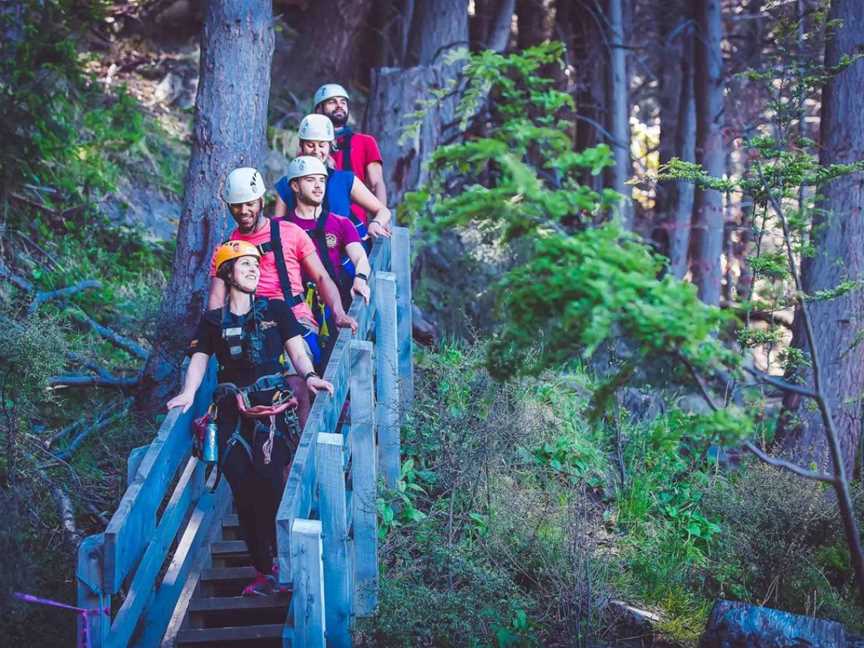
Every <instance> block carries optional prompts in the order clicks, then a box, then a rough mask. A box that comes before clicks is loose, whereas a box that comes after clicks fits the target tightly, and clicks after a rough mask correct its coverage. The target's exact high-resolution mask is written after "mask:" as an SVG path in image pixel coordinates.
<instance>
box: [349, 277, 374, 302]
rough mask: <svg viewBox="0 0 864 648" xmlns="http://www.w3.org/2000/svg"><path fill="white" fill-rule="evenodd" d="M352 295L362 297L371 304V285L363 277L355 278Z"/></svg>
mask: <svg viewBox="0 0 864 648" xmlns="http://www.w3.org/2000/svg"><path fill="white" fill-rule="evenodd" d="M351 294H352V295H362V296H363V299H365V300H366V303H367V304H368V303H369V294H370V293H369V284H368V283H367V281H366V279H364V278H363V277H354V283H353V284H351Z"/></svg>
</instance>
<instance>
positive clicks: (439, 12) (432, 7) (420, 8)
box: [408, 0, 468, 65]
mask: <svg viewBox="0 0 864 648" xmlns="http://www.w3.org/2000/svg"><path fill="white" fill-rule="evenodd" d="M412 45H413V46H412ZM460 47H461V48H464V49H468V0H417V6H416V8H415V10H414V22H413V25H412V27H411V41H410V43H409V49H410V55H409V59H408V60H409V61H410V62H411V63H412V64H415V65H431V64H433V63H438V62H440V61H442V60H443V56H444V54H445V53H446V52H448V51H450V50H452V49H457V48H460Z"/></svg>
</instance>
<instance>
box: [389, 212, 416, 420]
mask: <svg viewBox="0 0 864 648" xmlns="http://www.w3.org/2000/svg"><path fill="white" fill-rule="evenodd" d="M390 256H391V259H392V266H393V273H394V274H395V275H396V321H397V339H398V347H399V402H400V406H401V407H400V413H401V415H402V416H405V414H406V413H407V412H408V410H409V409H411V404H412V403H413V402H414V361H413V359H412V352H413V346H412V345H413V340H412V338H411V329H412V322H411V308H412V307H411V237H410V234H409V232H408V228H407V227H394V228H393V243H392V244H391V252H390Z"/></svg>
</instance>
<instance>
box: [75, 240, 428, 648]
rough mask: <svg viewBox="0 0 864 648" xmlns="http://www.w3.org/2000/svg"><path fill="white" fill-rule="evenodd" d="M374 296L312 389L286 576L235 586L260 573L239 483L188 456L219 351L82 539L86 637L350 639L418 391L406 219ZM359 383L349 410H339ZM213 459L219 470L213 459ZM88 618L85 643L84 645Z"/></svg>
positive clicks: (287, 496)
mask: <svg viewBox="0 0 864 648" xmlns="http://www.w3.org/2000/svg"><path fill="white" fill-rule="evenodd" d="M370 261H371V265H372V275H371V276H370V278H369V280H370V285H371V286H372V298H371V302H370V304H369V305H368V306H367V305H366V304H365V303H364V302H363V300H362V299H355V300H354V303H353V304H352V306H351V309H350V311H349V314H350V315H351V316H352V317H354V318H355V319H356V320H357V321H358V323H359V330H358V331H357V334H356V335H354V336H352V335H351V332H350V331H346V330H343V331H342V332H341V333H340V335H339V338H338V341H337V342H336V346H335V348H334V350H333V354H332V356H331V358H330V362H329V364H328V365H327V369H326V371H325V378H326V379H327V380H329V381H330V382H332V383H333V385H334V386H335V395H334V396H333V397H332V398H330V397H327V396H326V395H324V396H319V397H318V398H316V400H315V403H314V405H313V406H312V410H311V412H310V415H309V419H308V421H307V423H306V426H305V427H304V428H303V433H302V436H301V439H300V445H299V448H298V450H297V453H296V455H295V457H294V462H293V464H292V466H291V472H290V475H289V477H288V481H287V484H286V486H285V491H284V492H283V495H282V501H281V503H280V506H279V513H278V515H277V518H276V527H277V536H278V537H277V544H278V560H279V575H280V581H281V584H282V586H283V587H282V589H283V592H282V593H279V594H274V595H271V596H260V597H242V596H239V594H240V591H241V589H242V586H243V584H244V583H245V582H248V581H249V580H251V579H252V578H253V577H254V569H253V568H252V567H251V566H249V564H250V561H249V557H248V554H247V552H246V545H245V543H244V542H243V541H242V540H240V539H239V534H238V521H237V516H236V514H234V513H233V511H232V502H231V492H230V489H229V488H228V486H227V484H226V483H225V480H221V482H220V484H219V486H218V487H217V488H216V489H215V492H211V488H210V487H211V486H212V482H213V480H214V477H215V474H211V475H210V476H209V480H208V479H207V478H206V476H205V472H204V467H205V466H204V464H203V463H202V462H200V461H198V460H197V459H195V458H194V457H192V456H191V442H192V434H191V429H190V428H191V422H192V420H193V418H195V417H197V416H200V415H201V414H202V413H203V412H204V410H205V409H206V407H207V404H208V403H209V402H210V398H211V394H212V391H213V387H214V383H215V364H214V363H213V362H211V367H210V371H209V373H208V376H207V379H206V380H205V382H204V384H203V385H202V386H201V388H200V389H199V390H198V394H197V396H196V399H195V404H194V405H193V407H192V408H191V409H190V410H189V411H188V412H187V413H185V414H180V413H179V410H177V409H175V410H173V411H172V412H171V413H169V414H168V416H167V417H166V419H165V421H164V422H163V423H162V426H161V427H160V429H159V432H158V434H157V435H156V438H155V439H154V440H153V442H152V443H151V444H150V445H149V446H144V447H141V448H136V449H135V450H133V451H132V453H131V454H130V456H129V464H128V488H127V489H126V492H125V494H124V495H123V498H122V499H121V500H120V504H119V505H118V507H117V510H116V512H115V513H114V515H113V517H112V518H111V521H110V523H109V524H108V527H107V528H106V529H105V531H104V533H100V534H97V535H93V536H89V537H88V538H86V539H85V540H84V541H83V542H82V543H81V546H80V548H79V552H78V566H77V571H76V577H77V582H78V605H79V606H81V607H86V608H92V609H94V610H95V613H94V614H93V615H92V616H91V617H90V618H91V621H90V628H89V635H90V637H89V645H90V646H93V647H94V648H99V647H112V648H114V647H116V648H122V647H125V646H141V647H150V646H175V645H176V646H186V645H197V646H324V645H327V646H349V645H350V644H351V625H352V623H353V621H354V619H355V618H356V617H360V616H366V615H370V614H372V613H373V612H374V610H375V608H376V605H377V598H378V557H377V534H378V528H377V522H376V499H377V491H376V489H377V484H378V477H379V471H380V473H381V474H382V476H383V478H384V482H385V483H386V485H387V486H388V487H391V488H392V487H395V486H396V483H397V481H398V479H399V473H400V459H399V456H400V455H399V447H400V442H399V428H400V422H401V418H402V415H403V414H404V412H405V411H406V410H407V408H408V406H409V405H410V403H411V402H412V400H413V396H414V394H413V370H412V364H411V272H410V242H409V237H408V231H407V229H405V228H399V227H397V228H394V233H393V238H392V240H390V241H388V240H379V241H378V242H377V243H376V245H375V248H374V249H373V251H372V254H371V257H370ZM349 394H350V407H349V410H350V415H349V416H348V417H347V419H346V420H345V421H340V414H341V412H342V410H343V406H344V404H345V402H346V399H347V398H348V396H349ZM213 472H214V473H215V471H213ZM85 632H86V630H85V628H84V627H83V626H81V625H80V623H79V628H78V633H79V645H87V639H86V638H85V636H84V633H85Z"/></svg>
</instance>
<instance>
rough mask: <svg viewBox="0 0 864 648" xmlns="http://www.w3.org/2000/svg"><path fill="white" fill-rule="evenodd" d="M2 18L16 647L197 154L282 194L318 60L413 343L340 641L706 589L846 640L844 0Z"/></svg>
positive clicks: (58, 554)
mask: <svg viewBox="0 0 864 648" xmlns="http://www.w3.org/2000/svg"><path fill="white" fill-rule="evenodd" d="M226 18H227V20H226ZM0 30H2V35H3V38H2V45H0V51H2V58H0V108H2V113H3V115H4V119H3V120H2V122H0V176H2V185H0V210H2V211H0V280H2V281H0V319H2V321H3V324H4V326H3V328H4V331H5V335H4V336H3V338H2V339H0V432H2V441H3V443H2V452H0V515H2V517H3V519H4V523H5V524H4V525H3V528H2V529H0V556H2V557H0V592H2V594H0V595H2V596H3V604H4V609H8V610H9V614H8V615H7V616H5V617H4V619H3V620H2V621H0V631H2V632H3V633H4V636H7V637H9V641H10V642H12V641H18V642H20V641H30V642H31V643H32V642H35V645H62V644H67V643H68V641H69V640H70V637H71V633H72V627H73V618H72V617H71V616H70V615H66V616H64V614H65V613H63V612H61V611H56V610H46V609H43V608H36V607H32V606H29V607H28V606H25V605H24V604H21V603H18V602H16V601H13V600H12V599H11V598H10V596H11V593H12V592H13V591H24V592H29V593H35V594H40V595H43V596H48V597H51V598H55V599H58V600H61V601H67V602H71V601H73V600H74V591H75V583H74V560H75V551H76V547H77V544H78V543H79V542H80V540H81V538H82V537H84V536H86V535H87V534H90V533H95V532H98V531H100V530H102V529H104V526H105V524H106V523H107V520H108V519H109V518H110V516H111V513H112V511H113V510H114V506H115V505H116V502H117V500H118V499H119V497H120V495H121V494H122V492H123V490H124V488H125V484H126V479H127V476H126V474H125V473H126V457H127V455H128V453H129V451H130V450H131V449H132V448H134V447H136V446H139V445H142V444H145V443H147V442H149V440H150V439H151V438H152V436H153V433H154V431H155V429H156V425H157V424H158V422H159V421H160V420H161V416H162V412H161V407H162V404H163V403H164V402H165V400H167V399H166V396H167V395H169V394H170V393H172V392H173V391H174V390H175V389H176V385H177V383H176V380H177V376H178V374H179V369H180V361H181V359H182V358H181V349H182V347H183V344H184V343H185V340H186V339H187V338H188V335H189V333H190V328H191V326H192V325H193V323H194V321H195V320H196V318H197V316H198V315H199V314H200V312H201V309H202V304H203V291H204V288H205V286H204V284H205V281H206V264H205V263H203V262H202V259H206V258H207V257H208V256H209V250H210V249H212V247H213V245H214V244H215V243H216V242H218V241H220V240H222V237H223V236H224V233H225V232H226V231H227V227H228V224H229V218H228V213H227V210H225V209H224V206H223V205H222V203H221V201H220V200H219V194H220V190H221V183H222V182H223V180H224V176H225V175H226V174H227V172H228V171H229V170H230V169H231V168H233V167H234V166H237V165H240V164H246V163H249V164H253V165H255V166H257V167H258V168H260V169H261V170H262V172H264V173H265V178H266V179H267V181H268V185H269V186H272V184H273V182H274V181H275V180H276V179H277V178H278V177H280V176H281V175H282V174H283V172H284V169H285V167H286V166H287V163H288V161H289V160H290V159H291V158H292V157H293V156H294V155H295V153H296V151H297V140H296V133H295V129H296V127H297V124H298V123H299V121H300V119H301V118H302V117H303V116H304V115H305V114H307V113H308V112H310V110H311V108H312V106H311V96H312V93H313V92H314V90H315V88H316V87H317V86H318V85H320V84H321V83H324V82H339V83H342V84H343V85H345V86H347V87H348V88H349V89H350V92H351V95H352V96H351V113H352V120H353V122H354V124H355V127H356V128H358V129H360V130H365V131H367V132H371V133H373V134H374V135H375V136H376V137H377V138H378V140H379V142H380V144H381V148H382V153H383V157H384V165H385V175H386V180H387V185H388V194H389V201H390V206H391V207H392V208H396V209H398V215H397V220H398V221H400V222H401V223H403V224H408V225H410V226H411V228H412V236H413V240H414V245H415V248H416V250H417V252H416V254H415V259H414V278H413V281H414V284H415V286H414V295H415V301H416V302H417V306H418V309H417V310H416V311H415V319H416V322H415V325H416V330H415V337H416V338H417V339H418V341H422V342H423V345H420V346H418V348H417V353H416V357H415V362H416V366H417V370H418V380H419V384H418V389H417V401H416V403H415V405H414V411H413V415H412V417H411V419H410V420H409V421H408V422H407V423H406V425H405V428H404V429H403V446H404V448H403V451H404V453H405V456H404V457H403V467H402V479H401V480H400V484H399V487H398V489H397V490H396V491H394V492H391V493H388V494H387V495H386V496H384V497H382V498H381V499H380V501H379V502H378V507H379V523H380V524H381V530H380V531H381V533H380V535H381V559H382V569H383V574H382V583H381V587H382V598H381V605H380V609H379V612H378V614H377V615H376V616H375V617H374V618H372V619H370V620H366V621H364V622H363V623H362V624H361V625H360V626H359V627H358V629H357V632H356V634H355V641H357V642H358V643H364V644H366V645H406V646H407V645H412V646H413V645H494V646H515V645H552V646H555V645H560V646H588V645H602V643H601V642H605V643H607V644H611V645H634V646H635V645H670V646H689V645H696V642H697V641H698V638H699V636H700V635H701V634H702V632H703V630H704V627H705V623H706V620H707V618H708V614H709V612H710V609H711V606H712V604H713V603H714V601H715V600H717V599H720V598H726V599H734V600H741V601H746V602H750V603H754V604H757V605H765V606H770V607H773V608H778V609H781V610H787V611H790V612H795V613H799V614H807V615H811V616H816V617H820V618H828V619H833V620H836V621H839V622H841V623H843V624H845V626H846V628H847V631H849V632H851V633H859V634H860V633H864V614H862V608H861V600H862V594H861V593H862V592H864V561H862V552H861V546H860V533H859V528H860V522H861V520H862V515H861V510H862V507H864V492H862V490H861V488H860V485H859V478H860V466H861V464H860V461H861V457H860V443H861V424H862V406H861V394H862V390H864V358H862V350H861V345H860V342H861V340H862V339H864V335H862V325H861V323H862V317H864V301H862V291H861V287H862V286H861V282H862V276H864V268H862V264H864V256H862V253H861V250H862V249H864V247H862V245H864V237H862V227H864V226H862V221H861V208H862V206H864V191H862V160H864V95H862V93H861V92H860V89H861V88H862V87H864V67H862V66H864V62H861V61H860V58H861V56H862V53H864V5H862V3H860V2H858V0H831V1H829V0H824V1H823V0H782V1H781V0H722V1H721V0H692V1H690V0H680V1H679V0H674V1H660V0H473V1H472V2H468V1H467V0H437V1H435V0H381V1H375V2H373V1H372V0H341V1H340V2H336V1H335V0H318V1H316V2H295V1H289V0H274V1H273V3H272V5H271V3H269V2H261V3H239V2H231V1H229V0H210V2H208V3H203V2H202V3H199V2H192V1H188V0H151V1H145V0H139V1H134V0H127V1H125V2H110V1H107V0H106V1H104V2H97V1H92V2H73V1H72V0H40V1H39V2H15V1H14V0H13V1H10V2H6V3H4V4H3V5H2V7H0ZM625 640H628V641H630V642H631V643H629V644H628V643H625ZM616 642H617V644H616ZM650 642H653V643H650Z"/></svg>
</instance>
